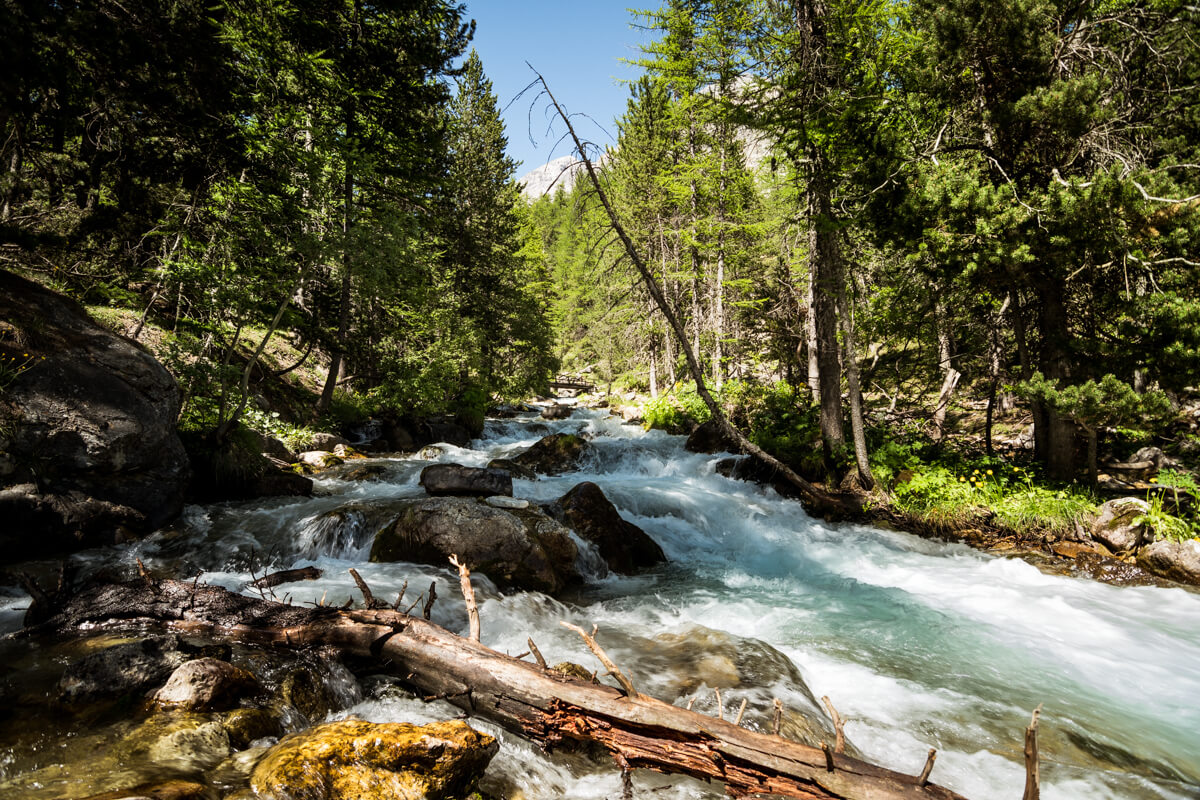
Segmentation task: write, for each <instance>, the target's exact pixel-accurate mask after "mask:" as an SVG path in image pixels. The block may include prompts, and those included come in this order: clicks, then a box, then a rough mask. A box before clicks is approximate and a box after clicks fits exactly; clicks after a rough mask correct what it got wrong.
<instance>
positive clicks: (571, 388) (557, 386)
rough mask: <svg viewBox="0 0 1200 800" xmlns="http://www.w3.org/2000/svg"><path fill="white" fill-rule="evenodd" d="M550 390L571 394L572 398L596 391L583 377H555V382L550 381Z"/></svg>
mask: <svg viewBox="0 0 1200 800" xmlns="http://www.w3.org/2000/svg"><path fill="white" fill-rule="evenodd" d="M550 388H551V389H552V390H553V391H555V392H569V393H570V396H571V397H574V396H575V395H578V394H582V393H583V392H593V391H595V390H596V387H595V385H593V384H591V383H589V382H588V380H587V378H585V377H584V376H582V375H555V376H554V380H552V381H550Z"/></svg>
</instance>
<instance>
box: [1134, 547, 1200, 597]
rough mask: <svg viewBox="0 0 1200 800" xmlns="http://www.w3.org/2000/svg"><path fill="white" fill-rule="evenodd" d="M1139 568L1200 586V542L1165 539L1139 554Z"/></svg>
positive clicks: (1145, 548) (1143, 549)
mask: <svg viewBox="0 0 1200 800" xmlns="http://www.w3.org/2000/svg"><path fill="white" fill-rule="evenodd" d="M1137 563H1138V566H1139V567H1141V568H1142V569H1144V570H1146V571H1147V572H1149V573H1152V574H1154V575H1158V576H1160V577H1163V578H1167V579H1169V580H1173V581H1178V582H1179V583H1189V584H1192V585H1193V586H1200V541H1197V540H1196V539H1189V540H1187V541H1186V542H1176V541H1173V540H1170V539H1163V540H1162V541H1159V542H1155V543H1154V544H1151V545H1149V546H1147V547H1144V548H1142V550H1141V551H1140V552H1139V553H1138V554H1137Z"/></svg>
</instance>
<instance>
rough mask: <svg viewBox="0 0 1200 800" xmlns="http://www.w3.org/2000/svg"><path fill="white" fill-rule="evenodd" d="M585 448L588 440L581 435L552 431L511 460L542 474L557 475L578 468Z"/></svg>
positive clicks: (585, 450)
mask: <svg viewBox="0 0 1200 800" xmlns="http://www.w3.org/2000/svg"><path fill="white" fill-rule="evenodd" d="M587 449H588V442H587V441H586V440H585V439H584V438H583V437H581V436H576V435H575V434H573V433H554V434H551V435H549V436H546V437H544V438H542V439H540V440H539V441H538V442H537V443H536V444H535V445H534V446H533V447H531V448H529V449H528V450H526V451H525V452H524V453H521V454H520V455H518V456H516V457H515V458H513V459H512V461H513V462H514V463H516V464H519V465H521V466H523V467H526V468H528V469H531V470H533V471H534V472H540V473H542V474H543V475H559V474H561V473H563V472H569V471H571V470H574V469H578V468H579V462H580V461H581V460H582V458H583V456H584V454H585V453H586V452H587Z"/></svg>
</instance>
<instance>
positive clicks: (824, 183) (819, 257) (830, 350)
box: [808, 148, 846, 468]
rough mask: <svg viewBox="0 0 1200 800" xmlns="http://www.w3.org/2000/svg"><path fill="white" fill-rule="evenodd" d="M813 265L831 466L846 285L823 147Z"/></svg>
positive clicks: (813, 191) (837, 431) (839, 441)
mask: <svg viewBox="0 0 1200 800" xmlns="http://www.w3.org/2000/svg"><path fill="white" fill-rule="evenodd" d="M808 175H809V180H808V221H809V256H808V257H809V265H810V266H809V269H810V270H811V272H812V276H813V278H812V284H813V293H812V295H813V296H812V309H811V312H810V313H812V314H813V317H814V327H815V330H816V339H817V342H816V343H817V347H816V350H817V374H818V380H817V385H818V393H817V396H818V398H819V400H820V405H821V415H820V426H821V443H822V447H823V450H824V454H825V462H826V467H827V468H832V467H833V466H834V461H835V459H834V455H835V454H836V453H838V452H839V451H841V450H842V449H843V448H844V447H845V445H846V434H845V431H844V429H843V427H842V364H841V346H840V345H839V343H838V313H837V298H838V292H839V291H845V287H844V286H843V282H844V280H845V277H844V270H843V268H842V253H841V248H840V247H839V243H838V231H837V230H835V229H834V228H833V201H832V197H831V192H832V187H831V186H830V177H829V164H828V163H827V161H826V160H825V157H824V155H823V154H822V153H820V151H818V150H816V149H815V148H814V150H813V152H812V153H810V164H809V170H808Z"/></svg>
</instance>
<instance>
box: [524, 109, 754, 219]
mask: <svg viewBox="0 0 1200 800" xmlns="http://www.w3.org/2000/svg"><path fill="white" fill-rule="evenodd" d="M736 136H737V139H738V142H739V143H740V144H741V146H742V154H743V156H744V157H745V159H746V167H747V169H749V170H750V171H751V172H758V171H759V169H760V168H761V167H762V166H763V164H764V162H766V161H767V160H768V159H770V157H771V139H770V137H769V136H768V135H767V134H765V133H763V132H762V131H757V130H753V129H751V128H741V127H739V128H738V129H737V133H736ZM608 158H609V155H608V153H607V152H605V153H604V154H602V155H601V156H600V157H599V158H598V159H595V162H594V163H595V164H596V166H598V167H599V166H601V165H603V164H604V162H605V161H607V160H608ZM582 172H583V162H582V161H580V160H579V159H577V158H575V156H562V157H561V158H556V159H554V160H553V161H551V162H549V163H546V164H543V165H542V166H540V167H534V168H533V169H531V170H529V172H526V173H525V174H524V175H522V176H521V177H520V178H517V183H518V184H520V186H521V195H522V196H523V197H524V198H525V199H526V200H528V201H529V202H530V203H532V202H533V201H535V200H537V199H538V198H539V197H541V196H542V195H544V194H553V193H554V192H556V191H558V187H559V186H561V187H562V188H563V191H567V192H569V191H571V187H572V186H574V185H575V179H576V178H578V177H579V175H580V174H581V173H582Z"/></svg>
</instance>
